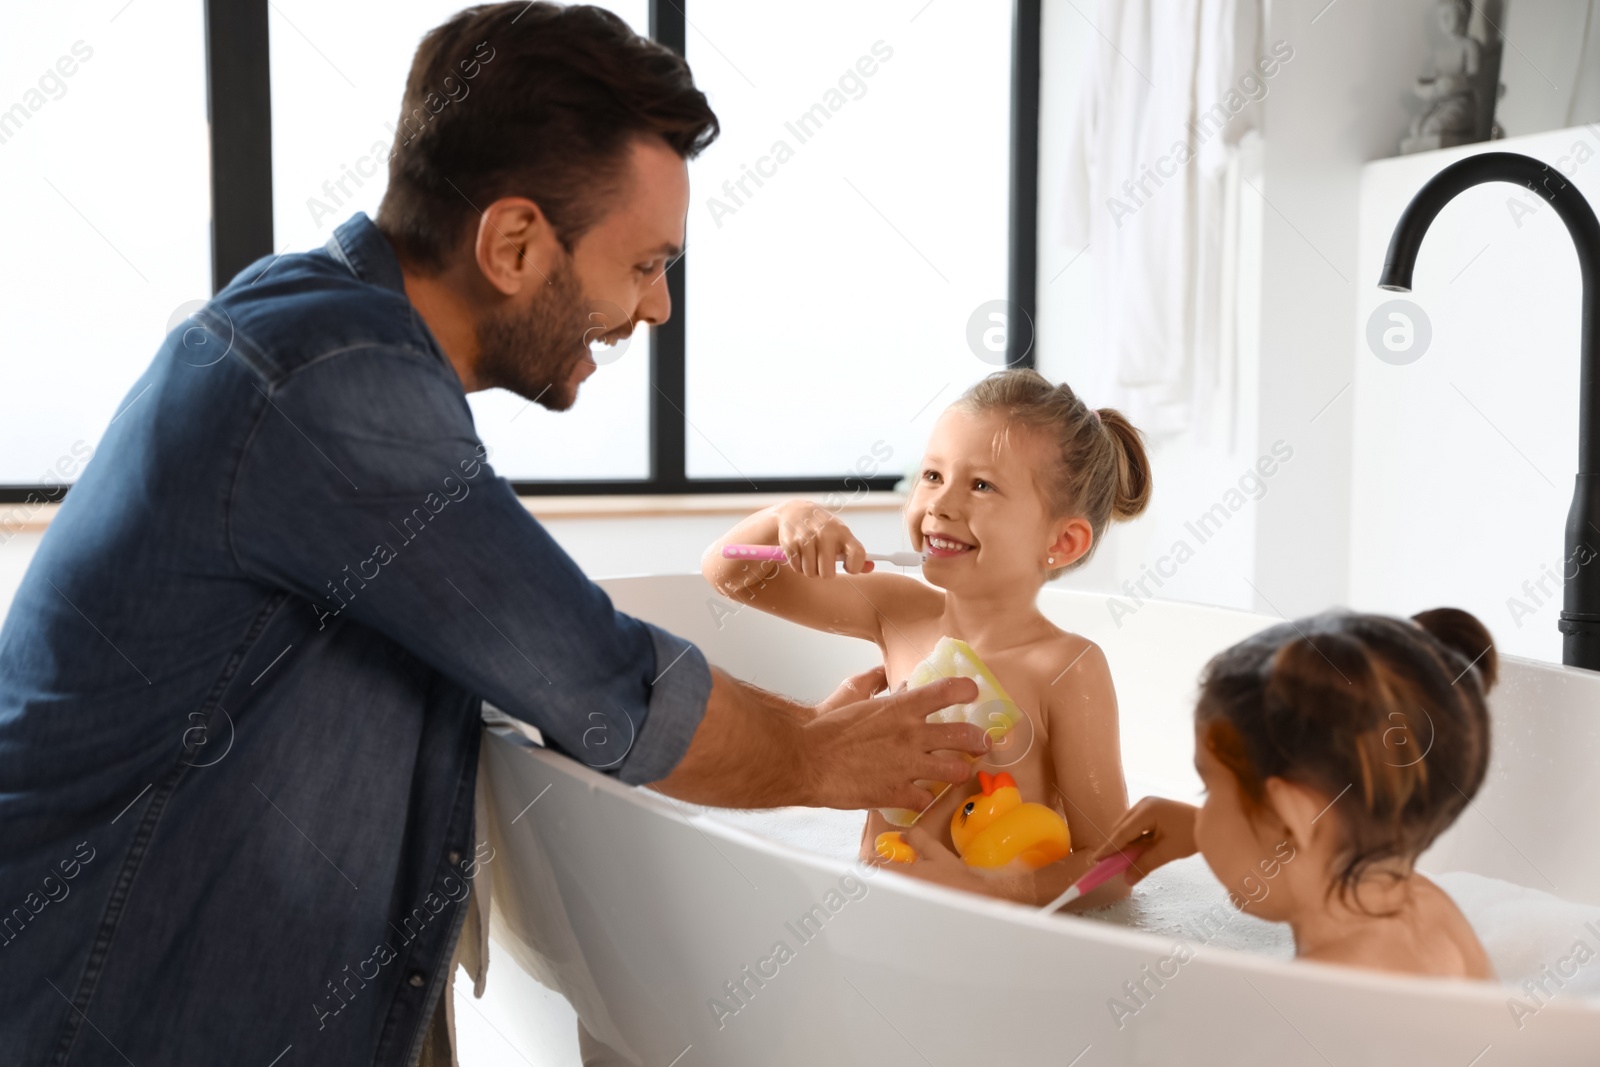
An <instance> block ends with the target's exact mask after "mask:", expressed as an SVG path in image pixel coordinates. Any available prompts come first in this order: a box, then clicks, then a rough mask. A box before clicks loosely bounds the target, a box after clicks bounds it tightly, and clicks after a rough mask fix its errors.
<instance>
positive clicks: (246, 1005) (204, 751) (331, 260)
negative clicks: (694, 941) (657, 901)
mask: <svg viewBox="0 0 1600 1067" xmlns="http://www.w3.org/2000/svg"><path fill="white" fill-rule="evenodd" d="M194 318H195V321H194V322H191V323H189V324H187V326H186V328H179V329H178V330H175V331H174V332H173V333H171V334H170V335H169V336H168V337H167V339H166V341H165V343H164V344H163V345H162V346H161V348H160V350H159V351H158V352H157V353H156V356H155V359H154V360H153V361H152V362H151V364H150V366H149V368H148V369H147V370H146V371H145V372H144V374H143V376H141V377H140V379H139V380H138V381H137V382H136V383H135V384H134V385H133V387H132V388H131V389H130V390H129V391H128V394H127V396H126V397H125V399H124V400H123V402H122V403H121V405H119V409H118V413H117V414H116V415H115V416H114V417H113V418H112V420H111V423H110V425H109V426H108V428H107V430H106V433H105V436H104V438H103V440H102V443H101V444H100V446H99V448H98V450H97V452H96V454H95V456H94V458H93V460H92V461H91V462H90V463H89V465H88V467H87V469H86V470H85V472H84V474H83V476H82V478H81V480H80V481H79V483H78V484H77V485H76V486H75V487H74V488H73V490H72V492H71V493H69V494H68V496H67V498H66V501H65V502H64V503H63V504H62V506H61V509H60V511H59V512H58V514H57V515H56V518H55V520H54V521H53V522H52V523H51V525H50V528H49V530H48V532H47V533H46V534H45V536H44V538H43V540H42V542H41V544H40V546H39V549H38V551H37V553H36V554H35V556H34V558H33V560H32V563H31V565H30V566H29V568H28V571H27V574H26V576H25V577H24V578H23V581H22V584H21V587H20V588H19V589H18V591H17V594H16V599H15V601H14V603H13V604H12V607H11V611H10V614H9V615H8V617H7V618H6V621H5V624H4V627H3V628H0V1005H3V1007H0V1062H4V1063H6V1064H12V1063H17V1064H28V1065H30V1067H32V1065H36V1064H66V1063H71V1064H85V1065H86V1064H107V1065H110V1064H117V1065H124V1064H127V1063H129V1062H132V1063H135V1064H139V1065H140V1067H144V1065H145V1064H154V1063H167V1064H201V1063H206V1064H213V1063H258V1064H262V1065H266V1064H277V1065H278V1067H294V1065H296V1064H380V1065H390V1064H411V1063H414V1062H415V1060H416V1057H417V1055H418V1053H419V1050H420V1039H421V1037H422V1035H423V1032H424V1030H425V1029H426V1026H427V1024H428V1022H429V1020H430V1017H431V1014H432V1010H433V1007H434V1005H435V1004H436V1002H437V1000H438V998H439V997H440V996H441V995H448V992H449V990H450V988H451V976H450V975H449V974H448V973H446V972H447V970H448V961H449V960H450V957H451V952H452V949H453V947H454V944H455V940H456V938H457V936H458V934H459V931H460V924H461V921H462V918H463V915H464V913H465V912H466V910H467V906H466V903H465V901H466V899H467V895H468V894H469V893H470V892H471V887H472V879H473V876H474V875H475V874H477V873H478V871H479V870H480V869H481V868H482V867H483V866H484V865H485V864H487V863H492V862H493V854H492V851H491V850H490V849H489V848H488V847H487V845H484V844H483V843H481V842H475V841H473V840H472V835H473V821H472V815H473V795H474V783H475V780H476V774H477V755H478V742H479V732H480V726H481V719H480V712H481V709H482V704H483V702H484V701H485V700H488V701H490V702H492V703H493V704H494V705H495V706H497V707H499V708H500V709H502V710H503V711H505V712H507V713H508V714H510V715H512V716H515V717H516V718H518V719H521V720H524V721H526V722H529V723H531V724H533V725H534V726H536V727H537V728H538V729H539V731H540V732H541V733H542V735H543V737H544V739H545V743H546V744H547V745H549V746H550V747H552V748H554V749H556V750H558V751H561V752H563V753H565V754H567V755H568V756H571V757H573V758H577V759H582V760H584V761H585V762H587V763H589V764H590V765H591V766H594V767H596V768H598V769H601V770H603V771H605V772H607V773H611V774H615V775H616V776H617V777H618V778H620V779H621V780H623V781H625V782H629V783H635V784H637V783H643V782H650V781H654V780H657V779H660V778H662V777H664V776H665V775H666V774H667V773H668V772H670V771H671V770H672V768H673V767H674V766H675V765H676V764H677V762H678V760H679V759H680V758H681V757H682V755H683V753H684V751H685V750H686V748H687V747H688V744H689V741H690V738H691V737H692V736H693V734H694V731H695V729H696V727H697V726H698V724H699V722H700V718H701V716H702V714H703V713H704V710H705V703H706V699H707V696H708V695H709V692H710V686H711V679H710V671H709V668H708V666H707V664H706V661H705V658H704V656H703V655H702V654H701V653H700V651H699V650H698V649H696V648H695V647H694V646H693V645H690V644H688V643H686V642H684V641H683V640H681V639H679V638H677V637H674V636H672V635H670V634H668V633H665V632H664V631H662V630H659V629H657V628H655V627H653V626H651V625H649V624H647V623H644V622H641V621H639V620H637V619H633V618H630V617H628V616H626V615H623V614H620V613H619V612H617V611H616V610H615V608H613V607H612V604H611V602H610V600H609V599H608V598H607V596H606V595H605V593H604V592H603V591H601V590H600V589H599V588H598V587H597V586H595V585H594V584H593V583H592V582H590V581H589V580H588V579H587V578H586V577H585V576H584V574H583V572H582V571H581V570H580V569H579V568H578V566H577V564H575V563H574V562H573V561H572V560H571V559H570V558H569V557H568V556H567V555H566V553H565V552H563V551H562V550H561V548H560V547H559V546H558V545H557V544H556V543H555V541H554V540H552V539H551V537H550V535H549V534H548V533H547V532H546V531H545V530H544V528H543V527H542V526H540V524H539V523H538V522H537V521H535V520H534V519H533V517H532V516H530V515H529V514H528V512H527V511H526V509H525V508H524V507H523V505H522V504H521V503H520V502H519V500H518V498H517V496H516V494H515V493H514V492H513V491H512V489H511V487H510V485H509V484H508V483H507V482H506V481H505V480H504V479H502V478H499V477H497V476H496V475H495V474H494V472H493V470H492V469H491V468H490V466H489V464H488V462H487V459H488V450H487V449H486V448H485V446H484V445H483V443H482V442H481V441H480V440H479V438H478V435H477V433H476V431H475V430H474V428H473V422H472V415H471V412H470V409H469V408H468V406H467V401H466V396H465V394H464V393H463V390H462V385H461V381H460V379H459V378H458V377H457V376H456V374H455V371H454V370H453V369H452V367H451V365H450V363H449V362H448V361H447V360H446V358H445V356H444V354H443V352H442V351H441V350H440V348H439V346H438V344H437V342H436V341H435V339H434V338H433V336H432V334H431V333H430V332H429V331H428V329H427V327H426V325H425V324H424V323H423V322H422V320H421V318H420V317H419V316H418V315H417V314H416V312H415V311H414V309H413V308H412V305H411V303H410V302H409V301H408V300H407V298H406V295H405V290H404V286H403V282H402V278H401V273H400V268H399V263H398V261H397V260H396V258H395V256H394V253H393V251H392V250H391V248H390V247H389V244H388V242H387V240H386V239H385V238H384V237H383V235H382V234H381V233H380V232H379V231H378V230H377V228H376V227H375V226H374V225H373V223H372V222H371V221H370V220H369V219H368V218H367V217H366V216H365V215H362V214H358V215H356V216H354V217H352V218H351V219H349V220H348V221H347V222H345V223H344V224H343V225H341V226H340V227H339V228H338V229H337V230H336V231H335V233H334V236H333V237H332V239H330V240H329V242H328V244H327V245H326V247H325V248H322V249H318V250H316V251H313V252H308V253H304V254H296V255H289V256H284V257H281V258H278V259H276V260H270V259H262V260H260V261H258V262H257V263H255V264H252V265H251V267H249V268H247V269H246V270H245V271H244V272H243V273H241V274H240V275H239V276H238V277H237V278H235V279H234V280H233V281H232V282H231V283H230V284H229V285H228V287H227V288H226V289H224V290H223V291H222V292H220V293H218V294H217V295H216V296H215V297H214V298H213V299H212V300H211V301H210V302H209V303H208V304H207V305H206V306H205V307H204V308H203V309H202V310H201V311H199V312H197V313H196V315H195V317H194ZM528 799H529V800H530V801H532V800H534V799H535V798H533V797H529V798H528ZM275 1057H281V1058H280V1059H275Z"/></svg>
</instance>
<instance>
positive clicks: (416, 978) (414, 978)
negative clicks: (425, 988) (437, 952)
mask: <svg viewBox="0 0 1600 1067" xmlns="http://www.w3.org/2000/svg"><path fill="white" fill-rule="evenodd" d="M424 981H426V979H424V978H423V977H422V972H421V971H412V972H411V984H412V985H413V986H416V987H418V988H421V986H422V983H423V982H424Z"/></svg>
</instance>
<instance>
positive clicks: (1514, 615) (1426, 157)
mask: <svg viewBox="0 0 1600 1067" xmlns="http://www.w3.org/2000/svg"><path fill="white" fill-rule="evenodd" d="M1482 151H1510V152H1521V153H1524V154H1526V155H1530V156H1533V157H1534V158H1536V159H1541V160H1544V161H1545V162H1547V163H1549V164H1551V165H1552V166H1556V167H1558V168H1560V169H1561V170H1562V171H1564V172H1566V173H1567V175H1568V177H1569V179H1570V180H1571V181H1572V182H1573V183H1574V184H1575V185H1576V186H1577V187H1578V189H1579V190H1580V191H1582V192H1583V193H1584V195H1585V196H1587V197H1588V198H1589V200H1590V202H1591V203H1593V204H1600V162H1596V161H1595V158H1593V157H1597V156H1600V128H1591V129H1573V130H1561V131H1556V132H1553V133H1544V134H1534V135H1530V136H1527V137H1517V138H1511V139H1508V140H1504V141H1496V142H1493V143H1492V144H1484V145H1471V146H1468V147H1465V148H1460V149H1451V150H1446V151H1441V152H1429V153H1425V154H1423V155H1418V156H1410V157H1406V158H1403V159H1393V160H1385V161H1383V162H1379V163H1374V164H1372V165H1371V166H1370V167H1368V168H1367V171H1366V174H1365V183H1364V186H1363V192H1362V199H1361V224H1360V247H1361V260H1360V266H1359V271H1358V274H1357V280H1358V281H1359V283H1360V290H1361V299H1360V301H1359V302H1358V307H1357V308H1356V309H1354V311H1353V312H1352V316H1351V320H1350V322H1349V324H1348V325H1347V328H1346V332H1347V334H1350V335H1353V336H1351V337H1350V341H1349V346H1350V351H1351V357H1352V358H1353V359H1354V361H1355V386H1354V388H1353V389H1352V391H1351V396H1350V403H1351V411H1352V414H1353V418H1354V433H1355V440H1354V470H1355V477H1354V481H1353V496H1352V508H1351V522H1350V544H1351V559H1350V565H1351V570H1350V598H1351V599H1352V600H1353V601H1354V602H1356V603H1357V604H1360V605H1361V606H1363V607H1369V608H1375V609H1379V610H1387V611H1397V612H1401V611H1403V612H1407V613H1410V612H1415V611H1417V610H1419V609H1422V608H1427V607H1433V606H1436V605H1440V604H1450V605H1454V606H1459V607H1463V608H1466V609H1467V610H1469V611H1471V612H1473V613H1474V614H1476V615H1477V616H1478V617H1479V618H1480V619H1482V620H1483V621H1484V623H1485V624H1486V625H1488V627H1489V629H1490V631H1491V632H1492V633H1493V634H1494V636H1495V640H1496V642H1497V643H1498V644H1499V646H1500V647H1501V649H1502V650H1503V651H1507V652H1513V653H1517V654H1520V655H1525V656H1532V657H1535V658H1538V659H1544V660H1552V661H1559V660H1560V659H1561V635H1560V634H1559V633H1558V632H1557V631H1556V628H1555V627H1556V619H1557V618H1558V616H1559V614H1560V610H1561V604H1560V597H1561V593H1560V583H1559V581H1557V580H1552V578H1551V574H1553V573H1554V572H1559V571H1560V570H1561V564H1562V557H1563V554H1564V553H1563V541H1564V537H1563V530H1564V528H1565V524H1566V516H1567V506H1568V504H1569V503H1570V501H1571V499H1572V488H1573V479H1572V476H1573V474H1574V473H1576V471H1577V451H1578V390H1577V386H1578V355H1579V353H1578V340H1579V325H1580V297H1581V284H1580V277H1579V272H1578V263H1577V257H1576V255H1575V253H1574V252H1573V248H1572V242H1571V239H1570V238H1569V237H1568V235H1567V230H1566V227H1565V226H1564V225H1562V223H1561V220H1560V219H1559V218H1557V217H1556V214H1555V211H1554V210H1553V209H1551V208H1550V207H1549V206H1548V205H1544V204H1543V203H1542V201H1540V200H1538V199H1537V198H1535V197H1534V196H1533V194H1531V193H1529V192H1527V190H1524V189H1521V188H1519V187H1517V186H1513V185H1507V184H1498V183H1497V184H1492V185H1481V186H1478V187H1477V188H1474V189H1470V190H1468V191H1467V192H1465V193H1463V194H1462V195H1461V196H1459V197H1457V198H1456V199H1455V200H1454V201H1452V202H1451V203H1450V204H1449V205H1448V206H1447V207H1446V208H1445V209H1444V210H1443V211H1441V212H1440V214H1439V217H1438V219H1436V220H1435V222H1434V224H1433V226H1432V227H1431V228H1430V229H1429V230H1428V236H1427V238H1426V239H1425V240H1424V242H1423V245H1422V250H1421V253H1420V254H1419V256H1418V257H1417V266H1416V275H1415V279H1414V283H1413V284H1414V291H1413V293H1412V294H1410V295H1409V296H1407V297H1405V298H1406V299H1408V300H1410V301H1412V302H1414V303H1415V304H1417V305H1418V306H1420V307H1421V308H1422V309H1423V311H1424V312H1425V313H1426V314H1427V316H1428V318H1429V320H1430V322H1431V325H1432V332H1433V337H1432V342H1431V345H1430V347H1429V349H1428V350H1427V351H1426V352H1425V353H1424V354H1423V355H1422V357H1421V358H1420V359H1418V360H1417V361H1416V362H1414V363H1410V364H1406V365H1403V366H1395V365H1391V364H1388V363H1384V362H1382V361H1380V360H1379V359H1377V358H1376V357H1375V356H1374V354H1373V353H1372V352H1371V351H1370V350H1369V349H1368V347H1367V343H1366V340H1365V337H1364V336H1363V335H1364V332H1365V327H1366V322H1367V318H1368V316H1369V315H1370V314H1371V312H1372V311H1373V310H1374V309H1376V308H1377V307H1378V306H1379V305H1380V304H1383V303H1384V302H1385V301H1387V300H1390V299H1393V298H1395V297H1399V296H1402V295H1403V294H1397V293H1386V292H1382V291H1380V290H1378V289H1376V288H1375V285H1376V281H1377V276H1378V271H1379V269H1380V267H1381V266H1382V263H1383V255H1384V250H1385V248H1386V247H1387V246H1388V241H1389V236H1390V234H1391V232H1392V231H1393V227H1394V223H1395V220H1396V219H1397V218H1398V217H1399V215H1400V212H1401V211H1402V209H1404V207H1405V205H1406V204H1407V202H1409V200H1410V199H1411V196H1412V195H1413V194H1414V193H1415V192H1416V190H1417V189H1418V188H1419V187H1420V186H1421V185H1422V184H1423V183H1424V182H1426V181H1427V180H1428V179H1429V178H1431V177H1432V176H1433V175H1434V174H1436V173H1437V172H1438V171H1439V170H1441V169H1442V168H1444V167H1445V166H1447V165H1448V164H1450V163H1453V162H1455V161H1456V160H1457V159H1460V158H1463V157H1465V156H1468V155H1472V154H1475V153H1478V152H1482ZM1580 159H1584V160H1587V161H1586V162H1583V163H1579V162H1578V160H1580ZM1591 546H1592V547H1595V548H1600V533H1597V534H1594V535H1593V536H1592V538H1591ZM1541 579H1543V580H1544V589H1543V590H1540V589H1539V587H1538V584H1537V583H1539V582H1540V580H1541ZM1524 583H1526V585H1525V584H1524Z"/></svg>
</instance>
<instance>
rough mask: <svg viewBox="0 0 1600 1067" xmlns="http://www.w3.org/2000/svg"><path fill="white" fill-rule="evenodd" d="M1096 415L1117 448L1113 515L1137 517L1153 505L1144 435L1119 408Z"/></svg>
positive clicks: (1106, 409) (1112, 503) (1103, 409)
mask: <svg viewBox="0 0 1600 1067" xmlns="http://www.w3.org/2000/svg"><path fill="white" fill-rule="evenodd" d="M1094 414H1095V418H1096V420H1097V421H1098V422H1099V423H1100V425H1102V426H1104V427H1105V428H1106V432H1108V433H1109V434H1111V439H1112V441H1114V442H1115V443H1116V446H1117V450H1116V460H1117V490H1116V495H1115V496H1113V497H1112V500H1111V516H1112V518H1115V519H1118V520H1126V519H1131V518H1134V517H1136V516H1138V515H1140V514H1142V513H1143V512H1144V509H1145V508H1146V507H1148V506H1149V505H1150V484H1151V481H1152V479H1151V477H1150V457H1149V455H1148V454H1147V453H1146V452H1145V450H1144V438H1143V435H1141V434H1140V432H1139V429H1138V427H1136V426H1134V424H1133V423H1131V422H1129V421H1128V420H1127V418H1126V417H1125V416H1124V415H1123V414H1122V412H1120V411H1118V410H1117V409H1116V408H1100V409H1098V410H1097V411H1095V413H1094Z"/></svg>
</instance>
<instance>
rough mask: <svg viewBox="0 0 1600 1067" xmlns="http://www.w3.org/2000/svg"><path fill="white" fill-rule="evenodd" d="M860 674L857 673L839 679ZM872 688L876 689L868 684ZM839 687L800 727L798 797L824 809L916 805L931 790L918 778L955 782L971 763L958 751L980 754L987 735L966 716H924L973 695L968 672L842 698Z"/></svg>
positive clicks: (913, 807) (915, 808) (855, 680)
mask: <svg viewBox="0 0 1600 1067" xmlns="http://www.w3.org/2000/svg"><path fill="white" fill-rule="evenodd" d="M871 677H872V675H871V673H870V672H869V673H868V674H867V675H857V676H856V677H855V678H852V679H851V680H850V682H847V683H845V684H846V686H848V685H850V684H851V683H857V684H858V688H859V686H860V683H861V680H862V679H871ZM874 691H876V690H874ZM849 697H850V694H849V693H848V692H846V690H845V689H844V687H841V688H840V690H839V691H836V692H835V693H834V694H833V696H831V697H829V698H828V699H827V700H825V701H823V702H822V704H820V705H818V708H817V714H816V716H815V717H814V718H812V720H811V721H810V722H807V723H805V724H804V725H802V726H801V728H800V753H799V755H800V767H801V776H802V779H803V787H802V788H803V795H804V796H805V797H806V800H805V803H806V804H808V805H811V806H813V807H824V808H843V809H852V808H910V809H911V810H912V811H922V810H923V809H924V808H926V807H927V806H928V805H929V804H932V803H933V794H932V793H930V792H928V791H927V790H926V789H923V788H922V787H921V786H918V785H916V784H915V783H916V781H917V780H918V779H921V780H924V781H934V782H953V783H956V784H960V783H962V782H965V781H967V780H968V779H969V778H971V777H972V766H973V765H972V764H971V763H970V762H968V761H967V760H966V759H963V758H962V756H961V755H960V753H966V754H968V755H971V756H982V755H984V754H985V753H987V752H988V751H989V737H988V734H987V733H985V731H984V730H983V729H982V728H981V727H978V726H973V725H972V724H971V723H930V722H928V721H926V720H927V718H928V716H929V715H931V714H932V713H933V712H935V711H938V710H939V709H940V708H944V707H949V706H950V705H951V704H968V703H971V702H972V701H974V700H976V699H977V697H978V687H977V685H976V683H974V682H973V681H972V679H970V678H944V679H941V680H939V681H937V682H934V683H932V684H931V685H925V686H920V687H918V688H916V689H910V690H907V691H905V692H902V693H896V694H895V695H894V696H891V697H884V698H882V699H873V698H868V699H858V700H853V701H850V702H849V703H845V702H844V701H846V700H849Z"/></svg>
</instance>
